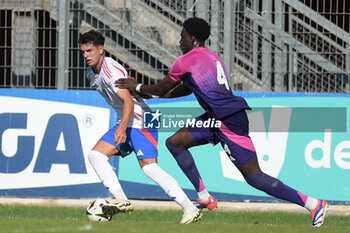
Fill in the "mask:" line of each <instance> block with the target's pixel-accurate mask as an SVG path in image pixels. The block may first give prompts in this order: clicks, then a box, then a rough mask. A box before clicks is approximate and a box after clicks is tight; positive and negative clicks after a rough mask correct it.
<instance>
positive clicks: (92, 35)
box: [78, 30, 105, 46]
mask: <svg viewBox="0 0 350 233" xmlns="http://www.w3.org/2000/svg"><path fill="white" fill-rule="evenodd" d="M78 42H79V43H80V44H89V43H91V44H93V45H94V46H98V45H104V43H105V38H104V36H103V35H102V33H101V32H98V31H95V30H90V31H88V32H85V33H84V34H82V35H81V36H80V39H79V40H78Z"/></svg>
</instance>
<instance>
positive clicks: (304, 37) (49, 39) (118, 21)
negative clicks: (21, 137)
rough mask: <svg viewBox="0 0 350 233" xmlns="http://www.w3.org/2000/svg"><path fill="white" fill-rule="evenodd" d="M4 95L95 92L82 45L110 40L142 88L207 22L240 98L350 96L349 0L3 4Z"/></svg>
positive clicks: (0, 57)
mask: <svg viewBox="0 0 350 233" xmlns="http://www.w3.org/2000/svg"><path fill="white" fill-rule="evenodd" d="M0 6H1V7H0V87H4V88H50V89H89V88H90V85H89V83H88V82H87V79H86V78H85V67H86V64H85V61H84V59H83V57H82V56H81V55H80V51H79V45H78V43H77V39H78V38H79V35H80V34H81V33H83V32H85V31H88V30H90V29H96V30H99V31H101V32H103V34H104V35H105V36H106V46H105V47H106V53H107V55H109V56H112V57H113V58H115V59H117V60H118V61H119V62H120V63H122V64H123V65H124V66H125V67H126V68H127V69H128V70H129V72H130V74H131V75H132V76H134V77H137V79H138V80H139V81H140V82H143V83H152V82H157V81H158V80H159V79H161V78H162V77H163V76H164V74H166V73H167V72H168V70H169V68H170V67H171V64H172V63H173V62H174V61H175V59H176V58H177V57H178V56H179V55H180V50H179V47H178V41H179V38H180V37H179V34H180V31H181V23H182V22H183V21H184V20H185V19H186V18H188V17H191V16H198V17H202V18H205V19H206V20H208V21H209V22H210V25H211V37H210V40H209V43H208V47H209V48H210V49H211V50H213V51H215V52H217V53H219V54H220V56H221V57H222V58H223V59H224V61H225V63H226V65H227V68H228V70H229V72H230V80H231V81H230V84H231V86H232V87H233V88H234V90H245V91H279V92H280V91H283V92H340V93H344V92H349V80H348V79H349V74H350V36H349V32H350V24H349V21H350V2H349V1H346V0H327V1H326V0H317V1H316V0H294V1H292V0H271V1H262V0H207V1H206V0H196V1H194V0H187V1H185V0H71V1H69V0H62V1H59V0H51V1H50V0H1V1H0Z"/></svg>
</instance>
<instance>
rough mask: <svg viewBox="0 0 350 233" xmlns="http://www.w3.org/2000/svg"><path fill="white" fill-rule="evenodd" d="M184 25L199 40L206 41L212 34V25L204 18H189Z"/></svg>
mask: <svg viewBox="0 0 350 233" xmlns="http://www.w3.org/2000/svg"><path fill="white" fill-rule="evenodd" d="M182 26H183V27H184V28H185V29H186V31H187V32H188V33H189V34H191V35H193V36H194V37H195V38H196V39H197V40H199V41H205V40H206V39H208V38H209V36H210V26H209V24H208V23H207V21H205V20H204V19H201V18H197V17H193V18H189V19H187V20H186V21H185V22H184V23H183V25H182Z"/></svg>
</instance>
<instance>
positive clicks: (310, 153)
mask: <svg viewBox="0 0 350 233" xmlns="http://www.w3.org/2000/svg"><path fill="white" fill-rule="evenodd" d="M235 94H236V95H240V96H243V97H245V98H246V100H247V102H248V103H249V105H250V106H251V107H252V108H253V110H252V111H249V112H248V116H249V120H250V129H251V133H250V136H251V138H252V139H253V141H254V144H255V148H256V151H257V153H258V158H259V162H260V166H261V168H262V169H263V170H264V171H265V172H266V173H268V174H270V175H272V176H274V177H278V178H279V179H281V180H282V181H283V182H284V183H286V184H287V185H290V186H291V187H293V188H295V189H297V190H299V191H300V192H303V193H305V194H307V195H310V196H313V197H316V198H322V199H327V200H330V201H331V202H334V203H349V201H350V200H349V197H350V189H349V187H350V181H349V179H347V177H349V175H350V141H349V138H350V133H349V132H350V131H349V119H348V117H347V116H348V115H349V109H350V102H349V97H350V95H349V94H301V93H263V92H259V93H251V92H236V93H235ZM148 103H149V104H150V106H151V107H152V109H153V111H157V110H158V111H159V112H160V113H162V116H161V119H160V121H159V122H160V124H161V125H160V126H161V128H160V129H159V131H160V132H159V144H158V150H159V164H160V166H161V167H162V168H163V169H164V170H166V171H167V172H169V173H170V174H171V175H172V176H174V178H175V179H176V180H177V181H178V182H179V184H180V186H181V187H183V188H184V189H185V191H186V193H187V194H188V195H189V197H190V198H191V199H196V194H195V192H194V191H193V188H192V185H191V183H190V182H189V181H188V180H187V178H186V177H185V175H184V174H183V173H182V172H181V170H180V169H179V167H178V165H177V163H176V161H175V160H174V159H173V158H172V156H171V154H170V153H169V152H168V150H167V148H166V147H165V140H166V138H168V137H169V136H170V135H172V134H173V133H174V132H175V131H176V127H172V128H171V127H169V125H171V124H174V123H169V122H179V121H181V119H182V118H181V117H188V115H193V114H196V115H198V114H200V113H202V112H203V110H201V108H200V106H199V105H198V103H197V101H196V99H195V97H194V96H193V95H190V96H187V97H183V98H178V99H152V100H149V101H148ZM178 114H179V115H181V116H179V115H178ZM145 119H146V117H145ZM116 120H117V116H116V114H115V112H114V111H113V109H111V108H110V107H109V106H108V105H107V104H106V103H105V101H104V99H103V98H102V97H100V95H99V94H98V93H97V92H96V91H90V90H39V89H35V90H29V89H0V136H1V137H0V196H4V197H47V198H95V197H109V193H108V191H107V190H106V189H105V188H104V187H103V185H102V184H101V183H100V182H99V179H98V177H97V176H96V174H95V172H94V170H93V168H92V167H91V166H90V164H89V162H88V160H87V154H88V152H89V150H90V149H91V148H92V147H93V146H94V144H95V143H96V142H97V141H98V139H99V138H100V137H101V136H102V135H103V133H105V132H106V131H107V130H108V129H109V128H110V127H111V126H113V124H114V123H115V122H116ZM162 120H163V121H162ZM167 125H168V126H167ZM177 126H178V125H177ZM191 152H192V153H193V155H194V158H195V160H196V163H197V167H198V169H199V171H200V173H201V175H202V178H203V180H204V182H205V184H206V187H207V189H208V190H209V191H210V192H211V193H213V194H215V196H216V197H217V199H219V200H225V201H280V200H276V199H275V198H271V197H269V196H268V195H266V194H265V193H262V192H260V191H258V190H255V189H253V188H251V187H250V186H249V185H247V184H246V183H245V182H244V180H243V177H242V176H241V175H240V174H239V172H238V170H237V169H236V168H235V167H234V165H233V164H232V163H231V161H230V160H229V158H228V157H227V156H226V154H225V152H224V150H223V148H222V147H221V146H220V145H216V146H214V147H213V146H212V145H204V146H200V147H196V148H192V149H191ZM110 162H111V164H112V165H113V167H115V169H116V172H117V174H118V177H119V179H120V180H121V184H122V186H123V188H124V189H125V192H126V194H127V195H128V196H129V198H136V199H169V197H168V196H167V195H165V194H164V192H163V191H162V190H161V189H160V188H159V187H158V186H156V185H155V184H154V183H153V181H151V180H150V179H148V178H147V177H146V176H145V175H144V174H143V173H142V171H141V169H140V167H139V165H138V162H137V159H136V155H135V154H134V153H133V154H131V155H129V156H128V157H126V158H123V159H122V158H119V157H114V158H112V159H111V160H110Z"/></svg>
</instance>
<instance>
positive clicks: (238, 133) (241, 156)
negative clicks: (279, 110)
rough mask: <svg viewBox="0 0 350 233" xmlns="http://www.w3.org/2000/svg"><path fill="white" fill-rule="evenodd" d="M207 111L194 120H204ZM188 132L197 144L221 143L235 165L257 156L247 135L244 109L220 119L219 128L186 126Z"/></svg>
mask: <svg viewBox="0 0 350 233" xmlns="http://www.w3.org/2000/svg"><path fill="white" fill-rule="evenodd" d="M208 118H209V116H208V114H207V113H204V114H203V115H201V116H199V117H197V118H196V121H205V120H207V119H208ZM188 130H189V132H190V133H191V135H192V137H193V138H194V140H195V141H196V143H197V145H204V144H208V143H211V144H212V145H216V144H217V143H219V142H220V143H221V146H222V147H223V148H224V150H225V152H226V154H227V156H228V157H229V158H230V160H231V161H232V162H233V163H234V164H235V165H236V166H237V167H241V166H243V165H244V164H246V163H248V162H250V161H252V160H253V159H255V158H257V155H256V151H255V148H254V145H253V141H252V140H251V138H250V137H249V121H248V117H247V113H246V112H245V110H242V111H239V112H236V113H234V114H233V115H230V116H228V117H226V118H225V119H223V120H221V127H220V128H215V127H213V128H203V127H202V128H197V127H196V125H194V127H188Z"/></svg>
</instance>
